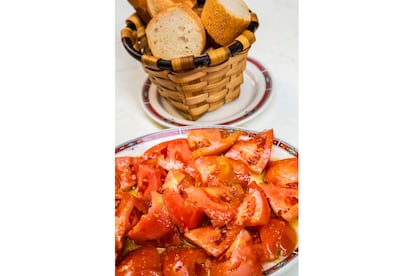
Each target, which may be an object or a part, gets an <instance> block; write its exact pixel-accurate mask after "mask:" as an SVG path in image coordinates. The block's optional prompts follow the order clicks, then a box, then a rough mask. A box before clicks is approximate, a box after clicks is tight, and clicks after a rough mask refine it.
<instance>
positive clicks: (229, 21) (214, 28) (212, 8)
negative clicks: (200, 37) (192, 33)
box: [201, 0, 250, 46]
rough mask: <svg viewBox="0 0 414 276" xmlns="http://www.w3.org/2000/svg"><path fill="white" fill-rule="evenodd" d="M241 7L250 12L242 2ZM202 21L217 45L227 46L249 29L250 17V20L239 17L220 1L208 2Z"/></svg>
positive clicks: (203, 11) (208, 0)
mask: <svg viewBox="0 0 414 276" xmlns="http://www.w3.org/2000/svg"><path fill="white" fill-rule="evenodd" d="M224 1H225V0H224ZM240 5H242V6H244V8H247V10H248V7H247V5H245V3H244V2H241V1H240ZM201 21H202V23H203V25H204V28H205V29H206V31H207V33H208V34H209V35H210V36H211V38H212V39H213V40H214V41H215V42H216V43H217V44H219V45H221V46H225V45H228V44H229V43H231V42H233V41H234V39H235V38H236V37H237V36H238V35H239V34H241V33H242V32H243V31H244V30H245V29H246V28H247V26H248V25H249V23H250V15H249V17H248V18H242V17H238V16H236V15H234V14H232V13H231V12H230V11H229V10H227V9H226V8H225V7H224V6H223V5H222V4H221V3H220V1H219V0H206V2H205V4H204V7H203V10H202V12H201Z"/></svg>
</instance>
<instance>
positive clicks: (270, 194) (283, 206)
mask: <svg viewBox="0 0 414 276" xmlns="http://www.w3.org/2000/svg"><path fill="white" fill-rule="evenodd" d="M259 186H260V188H262V190H263V191H264V192H265V194H266V197H267V198H268V200H269V204H270V207H271V208H272V209H273V212H274V213H275V214H276V215H277V216H280V217H284V218H285V219H286V220H288V221H292V220H294V219H296V218H297V215H298V212H297V211H298V206H297V204H298V198H299V193H298V188H297V186H296V185H293V186H292V187H284V186H281V185H276V184H273V183H268V184H265V183H261V184H259ZM295 205H296V206H295ZM291 208H295V209H296V211H295V209H293V210H292V211H291V212H290V213H288V212H289V210H290V209H291Z"/></svg>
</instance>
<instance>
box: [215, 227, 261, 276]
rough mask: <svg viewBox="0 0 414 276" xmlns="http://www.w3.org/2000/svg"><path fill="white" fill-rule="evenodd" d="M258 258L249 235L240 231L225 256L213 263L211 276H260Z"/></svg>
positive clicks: (243, 230) (244, 231)
mask: <svg viewBox="0 0 414 276" xmlns="http://www.w3.org/2000/svg"><path fill="white" fill-rule="evenodd" d="M259 256H260V254H258V252H257V251H256V247H255V246H254V245H253V240H252V237H251V235H250V234H249V232H248V231H247V230H245V229H242V230H241V231H240V232H239V234H238V235H237V237H236V238H235V240H234V241H233V243H232V244H231V246H230V247H229V248H228V249H227V251H226V252H225V254H224V255H223V256H222V257H220V258H219V259H216V260H215V261H214V262H213V265H212V267H211V275H223V276H227V275H229V276H239V275H246V276H256V275H262V265H261V263H260V259H259Z"/></svg>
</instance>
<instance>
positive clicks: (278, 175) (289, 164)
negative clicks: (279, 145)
mask: <svg viewBox="0 0 414 276" xmlns="http://www.w3.org/2000/svg"><path fill="white" fill-rule="evenodd" d="M263 179H264V181H266V182H272V183H275V184H278V185H282V186H286V185H287V184H289V183H298V182H299V173H298V158H296V157H293V158H287V159H281V160H276V161H272V162H270V164H269V167H268V169H267V171H266V173H265V175H264V177H263Z"/></svg>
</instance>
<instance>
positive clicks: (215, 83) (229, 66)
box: [121, 12, 259, 121]
mask: <svg viewBox="0 0 414 276" xmlns="http://www.w3.org/2000/svg"><path fill="white" fill-rule="evenodd" d="M250 18H251V22H250V25H249V26H248V27H247V28H246V30H244V32H243V33H242V34H241V35H239V36H238V37H237V38H236V39H235V40H234V42H232V43H230V44H229V45H227V46H223V47H220V48H216V49H212V50H210V51H208V52H207V53H206V54H203V55H200V56H197V57H194V56H187V57H180V58H174V59H171V60H165V59H161V58H158V57H156V56H153V55H152V54H151V51H150V50H149V47H148V44H147V39H146V36H145V24H144V23H143V21H142V20H141V19H140V18H139V16H138V15H137V14H136V13H135V14H133V15H131V16H130V17H129V18H128V19H127V20H126V27H125V28H123V29H122V31H121V37H122V43H123V45H124V47H125V49H126V50H127V51H128V53H129V54H130V55H131V56H132V57H134V58H135V59H137V60H138V61H139V62H141V64H142V66H143V69H144V71H145V72H146V73H147V74H148V76H149V79H150V80H151V82H152V83H153V84H154V85H155V86H156V87H157V91H158V93H159V94H160V95H161V96H163V97H164V98H165V99H166V100H167V101H168V102H169V103H170V104H171V105H172V106H174V107H175V108H176V109H177V110H178V111H179V112H180V114H181V115H182V116H183V117H184V118H185V119H187V120H191V121H195V120H197V119H198V118H200V117H201V116H202V115H203V114H205V113H207V112H210V111H213V110H216V109H218V108H219V107H221V106H222V105H224V104H225V103H228V102H231V101H233V100H235V99H237V98H238V97H239V94H240V85H241V84H242V83H243V72H244V70H245V68H246V61H247V53H248V51H249V49H250V46H251V45H252V44H253V43H254V42H255V40H256V38H255V35H254V32H255V31H256V29H257V27H258V25H259V23H258V19H257V16H256V14H255V13H253V12H250Z"/></svg>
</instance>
